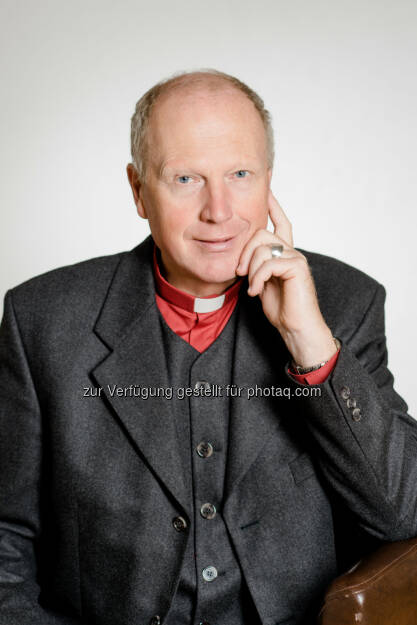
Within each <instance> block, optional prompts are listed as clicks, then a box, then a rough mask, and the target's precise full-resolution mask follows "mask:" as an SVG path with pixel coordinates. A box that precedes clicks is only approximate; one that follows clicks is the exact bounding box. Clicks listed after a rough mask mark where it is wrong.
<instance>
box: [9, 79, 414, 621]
mask: <svg viewBox="0 0 417 625" xmlns="http://www.w3.org/2000/svg"><path fill="white" fill-rule="evenodd" d="M132 154H133V163H132V164H130V165H129V166H128V177H129V182H130V184H131V187H132V191H133V196H134V200H135V204H136V207H137V210H138V213H139V215H140V216H141V217H143V218H145V219H148V221H149V225H150V229H151V233H152V236H151V237H148V238H147V239H146V240H145V241H144V242H143V243H141V244H139V245H138V246H137V247H135V248H134V249H133V250H131V251H130V252H123V253H120V254H115V255H112V256H107V257H101V258H96V259H91V260H88V261H85V262H82V263H78V264H76V265H72V266H69V267H64V268H60V269H58V270H54V271H52V272H48V273H47V274H44V275H42V276H38V277H36V278H33V279H31V280H29V281H27V282H25V283H23V284H21V285H19V286H17V287H15V288H14V289H11V290H10V291H9V292H8V293H7V294H6V298H5V312H4V318H3V322H2V327H1V335H0V340H1V343H0V349H1V352H0V353H1V365H2V369H1V378H0V382H1V393H2V403H1V431H2V437H1V450H0V451H1V471H0V486H1V503H0V531H1V543H0V545H1V549H0V593H1V594H0V602H1V603H0V625H6V624H7V625H26V624H29V623H30V624H31V625H33V624H39V625H52V624H55V625H70V624H72V625H76V624H81V623H88V624H91V625H92V624H95V625H131V624H133V623H135V624H140V625H147V624H150V625H158V624H161V623H163V624H164V625H179V624H184V625H191V624H193V625H195V624H196V625H226V624H227V625H235V624H236V625H238V624H239V625H242V624H244V625H259V624H261V623H262V625H278V624H281V625H283V624H284V623H285V624H286V625H289V624H292V625H295V624H299V623H300V624H301V623H314V620H315V615H316V614H317V611H318V608H319V605H320V600H321V598H322V596H323V593H324V591H325V588H326V586H327V585H328V584H329V582H330V581H331V580H332V579H333V578H334V577H336V576H337V575H338V574H340V573H342V572H344V571H345V570H346V568H347V567H348V566H350V565H351V564H353V563H354V562H355V560H356V559H357V558H359V557H360V556H361V555H363V554H364V553H366V552H367V551H369V550H371V549H373V548H374V547H375V546H376V545H377V544H378V543H379V542H381V541H395V540H400V539H406V538H409V537H412V536H414V535H415V534H416V533H417V494H416V489H415V487H414V484H415V483H416V478H417V424H416V423H415V421H414V420H413V419H412V418H411V417H410V416H408V415H407V412H406V411H407V406H406V404H405V402H404V401H403V400H402V399H401V398H400V397H399V396H398V395H397V394H396V392H395V391H394V390H393V385H392V383H393V378H392V375H391V373H390V372H389V370H388V369H387V367H386V365H387V352H386V345H385V335H384V298H385V291H384V288H383V286H382V285H380V284H379V283H378V282H376V281H375V280H373V279H372V278H370V277H369V276H367V275H365V274H364V273H362V272H360V271H358V270H356V269H354V268H352V267H350V266H348V265H346V264H344V263H342V262H340V261H338V260H335V259H332V258H329V257H326V256H322V255H320V254H315V253H312V252H307V251H301V250H299V249H296V248H294V245H293V239H292V233H291V226H290V223H289V222H288V219H287V218H286V216H285V215H284V213H283V211H282V209H281V208H280V206H279V204H278V202H277V201H276V199H275V198H274V197H273V195H272V193H271V191H270V180H271V173H272V163H273V144H272V130H271V126H270V120H269V115H268V113H267V111H265V109H264V107H263V102H262V100H261V99H260V98H259V97H258V96H257V95H256V94H255V93H254V92H253V91H251V90H250V89H249V88H248V87H247V86H246V85H244V84H243V83H241V82H239V81H238V80H237V79H235V78H233V77H231V76H228V75H225V74H221V73H219V72H215V71H214V70H213V71H204V72H194V73H189V74H187V73H186V74H181V75H178V76H175V77H173V78H171V79H169V80H168V81H164V82H162V83H159V84H158V85H156V86H155V87H153V88H152V89H151V90H150V91H149V92H147V94H145V95H144V96H143V97H142V98H141V100H140V101H139V102H138V105H137V107H136V112H135V115H134V116H133V118H132ZM268 214H269V215H270V217H271V220H272V222H273V224H274V232H273V233H272V232H269V231H267V230H266V226H267V218H268Z"/></svg>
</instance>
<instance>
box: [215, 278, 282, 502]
mask: <svg viewBox="0 0 417 625" xmlns="http://www.w3.org/2000/svg"><path fill="white" fill-rule="evenodd" d="M246 291H247V283H246V284H244V285H242V289H241V295H240V298H241V300H240V306H239V311H238V312H239V316H238V322H237V329H236V342H235V354H234V367H233V372H232V380H233V384H235V385H236V387H237V388H241V389H243V390H242V392H241V395H240V397H235V398H232V400H231V414H230V427H229V449H228V456H227V468H226V481H225V508H226V504H227V500H229V499H230V496H231V494H232V491H233V489H234V488H235V487H236V486H237V485H238V483H239V482H240V481H241V479H242V478H243V477H244V475H245V474H246V472H247V471H248V469H249V467H250V466H251V465H252V464H253V462H254V461H255V460H256V458H257V456H258V455H259V453H260V452H261V450H262V448H263V447H264V445H265V444H266V443H267V442H268V440H269V439H270V438H271V437H272V436H276V432H277V429H279V428H280V427H282V420H281V419H280V415H282V413H283V410H282V405H283V404H282V401H280V398H279V397H278V398H275V397H272V396H268V397H265V396H263V397H262V396H260V395H259V394H258V397H253V398H251V399H248V389H256V387H258V389H265V388H272V387H273V388H275V389H276V388H277V387H284V386H287V385H288V381H287V379H286V376H285V364H286V363H287V362H288V361H289V360H290V354H289V352H288V350H287V348H286V346H285V343H284V341H283V340H282V338H281V336H280V334H279V332H278V331H277V330H276V329H275V328H274V327H273V326H272V325H271V324H270V323H269V321H268V320H267V318H266V317H265V315H264V312H263V310H262V304H261V302H260V300H259V298H255V299H253V298H250V297H249V296H248V295H247V294H246ZM285 401H287V403H288V400H285Z"/></svg>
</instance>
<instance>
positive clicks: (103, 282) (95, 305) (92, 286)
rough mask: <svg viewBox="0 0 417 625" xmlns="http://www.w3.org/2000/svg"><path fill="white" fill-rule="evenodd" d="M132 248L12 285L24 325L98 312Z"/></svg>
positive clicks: (14, 299)
mask: <svg viewBox="0 0 417 625" xmlns="http://www.w3.org/2000/svg"><path fill="white" fill-rule="evenodd" d="M127 254H129V252H119V253H116V254H109V255H107V256H98V257H95V258H90V259H87V260H83V261H80V262H77V263H73V264H70V265H65V266H63V267H58V268H56V269H52V270H49V271H46V272H45V273H42V274H39V275H37V276H34V277H32V278H29V279H28V280H25V281H24V282H21V283H20V284H18V285H16V286H14V287H13V288H11V289H9V291H8V292H7V294H6V297H7V296H8V295H9V296H10V297H11V300H12V301H13V307H14V309H15V311H16V314H17V316H18V319H19V320H20V322H21V323H22V325H23V326H25V325H26V323H28V324H29V326H30V327H32V326H33V327H35V328H36V327H37V328H39V327H41V326H42V325H45V324H48V325H51V324H53V323H59V320H60V321H61V322H62V320H63V319H65V318H68V317H69V316H72V317H80V316H84V317H85V318H86V319H88V318H89V317H90V316H91V317H92V318H93V317H95V316H97V314H98V312H99V306H101V304H102V302H103V299H104V298H105V296H106V293H107V290H108V288H109V285H110V284H111V281H112V278H113V275H114V273H115V271H116V268H117V266H118V264H119V263H120V261H121V260H122V258H123V257H124V256H126V255H127Z"/></svg>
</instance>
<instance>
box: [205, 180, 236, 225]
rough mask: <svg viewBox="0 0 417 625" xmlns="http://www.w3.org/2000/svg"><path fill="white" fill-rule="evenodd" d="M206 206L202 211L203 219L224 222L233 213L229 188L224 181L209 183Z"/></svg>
mask: <svg viewBox="0 0 417 625" xmlns="http://www.w3.org/2000/svg"><path fill="white" fill-rule="evenodd" d="M206 189H207V192H206V197H205V200H204V206H203V208H202V211H201V215H200V216H201V219H202V221H208V222H213V223H222V222H223V221H227V220H228V219H230V218H231V217H232V215H233V211H232V208H231V205H230V200H229V197H228V193H227V189H226V188H225V185H224V183H222V182H214V183H213V182H211V183H207V186H206Z"/></svg>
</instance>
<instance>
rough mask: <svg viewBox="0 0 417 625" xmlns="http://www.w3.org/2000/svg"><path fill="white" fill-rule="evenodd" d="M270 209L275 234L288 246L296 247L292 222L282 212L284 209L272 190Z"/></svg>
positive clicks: (270, 193) (269, 202)
mask: <svg viewBox="0 0 417 625" xmlns="http://www.w3.org/2000/svg"><path fill="white" fill-rule="evenodd" d="M268 207H269V216H270V218H271V221H272V224H273V226H274V234H276V235H277V236H280V237H281V238H282V239H283V240H284V241H285V242H286V244H287V245H288V246H290V247H294V241H293V236H292V225H291V222H290V220H289V219H288V217H287V215H286V214H285V213H284V211H283V210H282V207H281V206H280V204H279V203H278V200H277V199H276V198H275V196H274V194H273V193H272V191H271V189H269V198H268Z"/></svg>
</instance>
